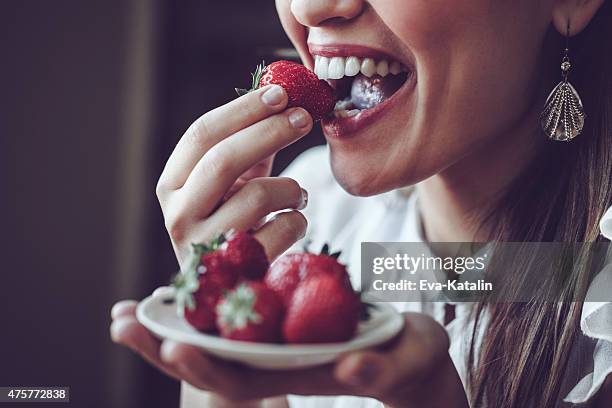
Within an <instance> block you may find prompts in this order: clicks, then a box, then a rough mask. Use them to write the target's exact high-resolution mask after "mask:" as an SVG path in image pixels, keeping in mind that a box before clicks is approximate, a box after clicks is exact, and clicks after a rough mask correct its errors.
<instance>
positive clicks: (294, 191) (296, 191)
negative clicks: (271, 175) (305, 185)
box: [279, 177, 302, 201]
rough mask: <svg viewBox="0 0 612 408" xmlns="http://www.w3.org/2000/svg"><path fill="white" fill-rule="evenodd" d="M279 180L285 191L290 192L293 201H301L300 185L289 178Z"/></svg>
mask: <svg viewBox="0 0 612 408" xmlns="http://www.w3.org/2000/svg"><path fill="white" fill-rule="evenodd" d="M279 180H281V181H282V182H283V183H285V186H284V187H285V189H287V190H288V191H290V194H291V197H292V198H294V199H295V201H299V200H301V198H302V187H300V184H299V183H298V182H297V181H296V180H294V179H292V178H289V177H279Z"/></svg>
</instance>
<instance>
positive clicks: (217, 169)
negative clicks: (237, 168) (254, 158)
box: [205, 145, 233, 178]
mask: <svg viewBox="0 0 612 408" xmlns="http://www.w3.org/2000/svg"><path fill="white" fill-rule="evenodd" d="M227 150H228V149H227V148H223V147H221V145H215V146H214V147H213V148H212V149H210V150H209V151H208V153H206V156H205V160H206V165H207V167H208V174H209V176H210V177H212V178H216V177H219V176H222V175H224V174H227V173H230V172H231V171H232V168H233V165H232V160H231V159H230V158H231V157H232V154H231V152H229V151H227Z"/></svg>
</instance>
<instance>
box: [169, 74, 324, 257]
mask: <svg viewBox="0 0 612 408" xmlns="http://www.w3.org/2000/svg"><path fill="white" fill-rule="evenodd" d="M286 106H287V94H286V93H285V91H284V89H283V88H282V87H280V86H277V85H272V86H268V87H264V88H262V89H258V90H256V91H253V92H251V93H249V94H247V95H244V96H242V97H240V98H238V99H235V100H233V101H232V102H230V103H228V104H226V105H223V106H221V107H219V108H217V109H214V110H212V111H210V112H208V113H206V114H204V115H203V116H202V117H200V118H199V119H198V120H196V122H195V123H193V124H192V125H191V126H190V127H189V129H188V130H187V132H186V133H185V135H184V136H183V137H182V138H181V140H180V141H179V143H178V144H177V146H176V148H175V150H174V152H173V153H172V155H171V156H170V158H169V160H168V162H167V164H166V167H165V168H164V171H163V173H162V175H161V177H160V179H159V182H158V185H157V196H158V198H159V202H160V204H161V208H162V212H163V214H164V220H165V223H166V228H167V230H168V232H169V234H170V238H171V240H172V244H173V247H174V250H175V253H176V255H177V258H178V260H179V263H180V264H182V263H183V262H184V261H185V259H187V257H188V255H189V251H190V244H191V243H194V242H197V243H199V242H207V241H210V240H211V239H212V238H214V237H216V236H217V235H218V234H220V233H222V232H226V231H227V230H229V229H232V228H233V229H237V230H249V229H257V230H256V231H255V234H254V235H255V237H256V238H257V239H258V240H259V241H260V242H261V243H262V244H263V246H264V247H265V248H266V253H267V255H268V258H269V259H270V260H272V259H273V258H275V257H276V256H278V255H279V254H280V253H282V252H284V251H285V250H286V249H287V248H288V247H289V246H291V245H292V244H293V243H294V242H295V241H297V240H298V239H299V238H301V237H302V236H303V234H304V232H305V229H306V220H305V218H304V217H303V216H302V215H301V214H300V213H299V212H298V211H289V212H285V213H281V214H280V215H278V216H277V217H276V218H275V219H273V220H271V221H269V222H268V223H266V224H265V225H263V226H261V227H260V221H261V220H262V219H263V218H264V217H266V216H267V215H268V214H270V213H272V212H276V211H280V210H284V209H301V208H302V207H303V206H304V205H305V203H306V199H307V195H306V192H305V191H304V190H302V189H301V188H300V186H299V185H298V184H297V182H295V181H294V180H291V179H288V178H280V177H274V178H271V177H267V176H268V175H269V173H270V168H271V163H272V161H271V157H272V156H273V155H274V154H275V153H276V152H277V151H278V150H280V149H282V148H283V147H285V146H287V145H289V144H291V143H293V142H294V141H296V140H297V139H299V138H300V137H302V136H304V135H306V134H307V133H308V132H309V131H310V129H311V128H312V118H311V117H310V115H309V114H308V112H306V111H305V110H304V109H302V108H292V109H288V110H286V111H284V110H285V108H286ZM283 111H284V112H283ZM257 227H260V228H257Z"/></svg>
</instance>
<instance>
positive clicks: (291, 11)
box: [111, 0, 612, 407]
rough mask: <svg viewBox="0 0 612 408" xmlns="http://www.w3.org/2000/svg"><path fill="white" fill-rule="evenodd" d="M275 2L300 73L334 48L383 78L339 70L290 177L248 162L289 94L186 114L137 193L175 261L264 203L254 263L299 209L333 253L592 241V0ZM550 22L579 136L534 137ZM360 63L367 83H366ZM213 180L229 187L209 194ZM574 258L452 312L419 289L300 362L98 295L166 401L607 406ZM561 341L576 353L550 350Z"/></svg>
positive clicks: (596, 56) (553, 68)
mask: <svg viewBox="0 0 612 408" xmlns="http://www.w3.org/2000/svg"><path fill="white" fill-rule="evenodd" d="M276 3H277V8H278V12H279V15H280V18H281V22H282V24H283V27H284V28H285V30H286V32H287V34H288V35H289V37H290V39H291V40H292V42H293V43H294V45H295V47H296V48H297V50H298V51H299V53H300V55H301V57H302V59H303V61H304V63H305V64H306V65H307V66H309V67H310V68H315V70H316V72H317V73H318V74H319V76H320V77H327V78H329V77H331V78H334V79H335V78H340V77H342V76H343V75H342V72H341V71H342V69H341V67H342V68H344V69H346V68H347V65H348V64H349V62H348V59H347V58H344V59H343V58H336V59H335V61H332V59H333V58H334V57H354V58H356V59H357V60H358V61H359V62H360V63H362V64H363V61H364V60H365V59H366V58H372V59H373V60H374V61H381V60H387V66H388V67H391V66H393V65H394V63H395V68H394V69H393V71H394V73H393V75H391V74H389V73H388V72H387V69H385V67H384V66H383V67H380V66H378V65H375V66H372V65H371V63H370V66H369V67H365V68H364V65H360V66H359V67H360V68H359V69H360V70H361V73H362V74H363V75H361V76H358V77H356V79H354V82H353V83H352V85H351V84H349V85H351V86H352V91H351V93H350V95H351V97H352V101H353V106H352V107H351V108H352V109H351V110H353V109H354V108H359V109H360V110H361V112H360V113H359V114H358V115H356V116H353V117H350V118H348V119H347V118H344V119H329V120H325V121H323V129H324V133H325V135H326V138H327V141H328V149H329V155H328V152H327V149H323V150H321V148H318V149H315V150H312V151H308V152H306V153H304V154H303V155H302V156H301V157H300V158H298V159H297V160H296V162H295V163H294V165H293V166H291V168H290V169H289V170H288V171H287V175H289V176H291V177H294V179H291V178H282V177H281V178H270V177H267V176H268V175H269V171H270V163H271V158H270V157H271V156H273V155H274V154H275V152H277V151H278V150H279V149H281V148H283V147H285V146H286V145H288V144H290V143H292V142H294V141H295V140H297V139H299V138H300V137H302V136H304V135H306V134H307V133H308V132H309V131H310V129H311V127H312V126H313V124H312V120H311V118H310V117H309V116H308V115H307V113H306V112H305V111H303V110H302V109H299V108H295V109H289V110H285V107H286V103H287V96H286V94H285V93H284V91H283V90H282V89H281V88H278V87H268V88H264V89H261V90H258V91H256V92H253V93H250V94H248V95H246V96H243V97H241V98H239V99H237V100H235V101H233V102H230V103H229V104H227V105H224V106H222V107H220V108H217V109H215V110H213V111H211V112H208V113H206V114H205V115H203V116H202V117H201V118H200V119H198V120H197V121H196V122H195V123H194V124H193V125H192V126H191V127H190V128H189V129H188V130H187V132H186V134H185V135H184V136H183V138H182V139H181V141H180V142H179V144H178V145H177V147H176V149H175V151H174V153H173V154H172V156H171V157H170V159H169V161H168V163H167V165H166V168H165V170H164V172H163V174H162V176H161V178H160V180H159V184H158V189H157V193H158V197H159V199H160V203H161V205H162V209H163V212H164V216H165V220H166V225H167V228H168V231H169V234H170V236H171V239H172V242H173V245H174V248H175V251H176V254H177V257H178V259H179V261H183V260H184V259H185V257H186V255H187V254H186V252H187V250H188V245H189V243H190V242H195V241H206V240H208V239H210V238H211V236H212V235H213V234H214V233H215V232H216V231H220V230H227V229H229V228H237V229H249V228H252V227H254V226H256V225H258V222H259V220H260V219H262V218H263V217H265V216H266V215H267V214H269V213H271V212H275V211H278V210H284V209H292V211H287V212H284V213H281V214H280V215H278V216H276V217H275V218H273V219H272V220H270V221H268V222H267V223H266V224H265V225H263V226H262V227H260V228H259V229H257V230H256V231H255V236H256V237H257V238H258V239H259V240H260V241H261V242H262V243H263V244H264V246H265V247H266V251H267V253H268V255H269V257H270V258H271V259H273V258H275V257H277V256H278V255H279V254H281V253H282V252H284V251H285V250H286V249H287V248H288V247H289V246H290V245H291V244H292V243H293V242H295V241H297V240H299V239H300V238H301V237H302V236H304V234H305V233H306V225H307V222H308V223H309V228H308V233H307V236H309V237H311V238H313V239H314V240H315V241H317V240H329V241H331V242H333V243H334V246H339V247H341V248H342V249H343V250H344V251H346V253H348V255H346V257H345V258H344V261H345V262H349V263H350V264H349V267H350V266H351V265H353V263H352V258H353V256H354V254H355V253H356V251H357V250H358V249H355V248H356V246H357V248H358V244H359V242H361V241H410V240H419V239H423V240H428V241H431V242H435V241H440V242H444V241H449V242H484V241H560V242H578V243H580V242H593V241H598V240H603V237H601V236H600V231H599V226H598V225H599V221H600V219H601V218H602V216H603V215H604V212H605V210H606V209H607V208H608V207H609V206H610V205H611V204H612V194H611V193H612V189H611V188H610V179H611V178H612V160H610V158H611V157H612V82H611V79H610V73H611V72H612V49H611V47H610V38H612V32H611V28H612V13H611V8H612V7H611V6H610V4H609V3H608V4H604V2H603V0H582V1H578V0H542V1H532V0H529V1H496V2H490V1H486V0H462V1H454V2H448V1H441V0H440V1H438V0H430V1H417V0H369V1H364V0H336V1H331V0H325V1H324V0H277V2H276ZM566 36H567V37H568V38H569V39H570V41H569V54H568V55H569V58H570V61H571V65H572V66H571V69H570V70H569V80H570V82H571V83H572V84H573V85H574V86H575V87H576V89H577V91H578V92H579V93H580V95H581V97H582V100H583V102H584V107H585V108H584V109H585V111H586V123H585V126H584V129H579V130H581V133H582V134H580V135H578V136H576V134H575V133H579V132H574V133H572V134H571V136H576V138H575V140H572V141H571V142H570V143H559V142H552V141H549V140H547V138H546V136H545V135H544V134H543V132H542V130H541V129H540V123H539V122H540V114H541V112H542V110H543V106H544V102H545V99H546V95H547V94H548V92H550V90H551V89H552V88H553V87H554V85H555V84H556V83H557V82H558V81H559V79H560V77H561V71H560V70H559V66H560V64H561V57H562V55H563V49H564V47H565V38H564V37H566ZM322 57H326V58H328V59H322ZM315 59H317V61H318V62H317V64H318V66H317V67H315V66H314V64H315ZM322 61H323V62H322ZM398 63H399V67H400V71H401V72H403V74H401V73H398V70H397V67H398ZM352 64H353V65H354V61H353V63H352ZM566 65H567V64H566ZM323 66H324V68H322V67H323ZM373 67H374V68H373ZM565 68H566V69H567V68H568V67H567V66H566V67H565ZM364 69H365V71H364ZM373 69H375V71H372V70H373ZM370 71H371V72H370ZM373 72H378V73H379V74H381V76H385V80H382V81H381V82H379V83H378V84H376V83H374V81H372V80H370V79H368V78H370V75H371V74H372V73H373ZM351 74H353V73H351ZM366 74H367V75H366ZM387 78H389V80H387ZM392 78H395V79H392ZM343 81H344V82H346V80H341V81H338V82H333V84H334V86H336V87H341V86H342V84H343V83H344V82H343ZM359 81H361V82H359ZM356 84H357V86H355V85H356ZM347 94H348V93H347ZM355 113H356V112H353V113H350V114H351V115H354V114H355ZM339 116H342V115H339ZM579 127H580V126H578V125H575V128H579ZM574 130H576V129H574ZM566 133H567V132H566ZM553 134H554V132H553ZM328 156H329V158H328ZM328 162H329V166H328V165H326V164H325V163H328ZM409 186H415V187H414V188H407V187H409ZM230 190H231V191H236V190H237V192H235V194H233V195H232V196H231V197H230V198H229V199H227V200H225V201H223V204H222V205H221V206H218V205H217V204H218V203H219V201H220V200H222V198H223V197H224V196H226V193H227V192H228V191H230ZM306 190H307V191H308V193H310V198H311V199H310V203H308V206H307V207H306V209H305V210H304V213H305V215H306V218H305V217H304V216H303V215H302V214H301V213H300V212H299V211H298V210H300V209H303V208H304V207H305V205H306V203H307V201H308V195H307V193H306ZM586 258H588V256H587V257H586ZM587 264H588V259H586V260H585V259H583V260H582V261H579V262H577V264H576V265H573V268H572V272H571V276H570V277H571V279H570V282H574V284H571V285H569V289H568V291H566V292H564V293H562V294H560V295H559V296H558V297H557V298H555V299H553V300H554V301H553V302H542V301H543V300H544V298H543V297H539V298H536V302H531V303H527V304H524V303H523V304H511V303H509V304H492V303H486V302H481V303H480V304H478V305H469V304H463V305H461V304H458V305H456V310H455V313H454V314H455V317H454V319H453V318H452V317H453V316H452V313H444V311H443V310H442V311H441V310H439V308H437V309H436V308H433V309H432V307H430V306H428V305H426V304H423V305H421V307H420V309H419V310H417V312H410V313H406V329H405V330H404V332H403V333H402V335H401V336H400V337H399V338H398V339H397V341H396V342H395V343H394V344H393V345H391V346H390V347H389V348H388V349H385V350H369V351H361V352H355V353H352V354H348V355H346V356H344V357H343V358H342V359H341V360H340V361H338V362H337V363H336V364H335V365H333V366H331V367H328V366H326V367H321V368H316V369H309V370H304V371H297V372H262V371H257V370H251V369H246V368H237V367H236V366H234V365H230V364H227V363H224V362H220V361H218V360H216V359H213V358H210V357H208V356H205V355H203V354H202V353H200V352H199V351H197V350H195V349H193V348H191V347H189V346H186V345H181V344H176V343H173V342H169V341H165V342H163V343H162V344H160V343H159V342H158V341H156V340H155V339H154V338H153V337H151V335H150V334H149V333H148V332H147V331H146V330H145V329H144V328H143V327H142V326H140V325H138V323H137V322H136V320H135V319H134V316H133V309H134V304H133V302H120V303H119V304H117V305H116V306H115V308H114V309H113V317H114V322H113V325H112V328H111V332H112V335H113V338H114V339H115V341H117V342H119V343H122V344H125V345H127V346H129V347H131V348H132V349H134V350H136V351H138V352H139V353H140V354H141V355H142V356H143V357H144V358H145V359H147V360H148V361H150V362H151V363H152V364H154V365H155V366H157V367H158V368H160V369H161V370H163V371H164V372H166V373H167V374H168V375H170V376H173V377H175V378H177V379H180V380H182V381H184V387H183V406H185V407H187V406H198V404H199V405H202V404H204V405H205V404H208V405H207V406H262V405H265V406H286V405H287V404H288V403H290V404H291V406H297V407H306V406H317V407H319V406H321V407H332V406H334V407H340V406H346V407H353V406H361V404H362V406H368V407H369V406H378V405H379V404H380V402H382V403H385V404H387V405H388V406H393V407H396V406H397V407H404V406H406V407H429V406H432V407H433V406H435V407H466V406H468V401H470V403H471V405H472V406H478V407H480V406H487V407H549V406H561V405H563V404H564V402H563V401H564V400H565V401H566V402H567V403H569V404H572V403H576V404H577V403H583V402H584V403H590V404H593V405H594V406H602V407H603V406H611V405H610V404H612V402H611V401H612V384H610V382H611V381H610V378H612V377H610V376H609V373H610V372H612V362H611V360H612V358H611V355H612V344H611V343H610V341H611V340H612V338H611V337H612V336H611V333H610V330H609V326H608V331H606V328H605V327H604V326H602V325H601V324H598V323H604V322H605V319H606V318H609V313H610V311H609V310H610V309H609V307H610V306H609V304H604V305H599V306H601V307H599V308H598V309H597V311H596V313H595V314H588V315H584V314H583V309H582V304H581V303H579V302H571V300H573V299H576V298H579V297H580V296H581V295H584V293H583V292H584V291H585V290H586V288H585V287H584V286H585V285H580V284H578V283H580V282H585V280H588V281H589V282H590V280H591V279H592V278H593V277H592V276H590V275H589V272H588V270H589V268H588V267H587ZM587 286H588V285H587ZM537 300H540V301H541V302H537ZM548 300H550V299H548ZM400 307H401V305H400ZM586 309H587V308H586V307H585V310H586ZM581 317H582V322H583V323H584V319H587V318H588V319H591V320H589V322H590V323H593V321H592V320H593V319H595V318H596V319H595V322H594V323H595V326H594V327H596V329H590V330H589V329H588V327H587V329H585V328H584V326H583V329H581V327H580V323H581ZM598 319H599V320H598ZM445 320H446V322H445ZM448 321H451V322H450V323H448ZM445 323H447V324H446V325H445ZM586 326H588V325H586ZM590 327H593V326H590ZM445 329H446V330H445ZM481 330H482V336H474V335H473V333H480V331H481ZM517 333H520V334H521V335H520V336H517ZM466 339H467V343H468V346H467V347H466V346H465V343H466ZM576 354H580V355H583V356H584V355H588V359H587V360H588V361H585V362H584V364H578V363H576V361H574V360H571V361H570V356H572V355H576ZM606 378H608V381H606ZM196 389H200V390H206V391H207V392H202V391H196ZM287 395H291V396H290V397H286V396H287ZM296 395H302V396H317V395H318V396H322V395H330V396H338V395H343V396H344V397H331V398H330V397H327V398H325V397H297V396H296ZM270 397H274V398H270ZM359 397H371V398H373V399H375V400H377V401H380V402H377V401H374V400H372V399H365V398H359ZM266 398H267V399H266ZM266 404H267V405H266Z"/></svg>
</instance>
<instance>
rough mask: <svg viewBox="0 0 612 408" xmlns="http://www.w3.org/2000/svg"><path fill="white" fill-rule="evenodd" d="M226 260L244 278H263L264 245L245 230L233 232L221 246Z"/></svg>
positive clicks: (266, 258)
mask: <svg viewBox="0 0 612 408" xmlns="http://www.w3.org/2000/svg"><path fill="white" fill-rule="evenodd" d="M221 248H222V249H223V251H224V252H223V253H224V257H225V259H226V260H227V262H228V263H229V264H230V265H231V266H232V267H233V268H234V269H235V270H236V271H237V272H238V274H239V275H240V276H241V277H242V278H244V279H252V280H261V279H263V277H264V275H265V274H266V271H267V270H268V266H270V264H269V262H268V257H267V256H266V251H265V250H264V247H263V246H262V245H261V244H260V243H259V241H257V239H255V237H253V236H252V235H251V234H247V233H246V232H241V231H239V232H234V233H232V234H230V236H229V238H228V240H227V241H226V242H225V244H223V245H222V246H221Z"/></svg>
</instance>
